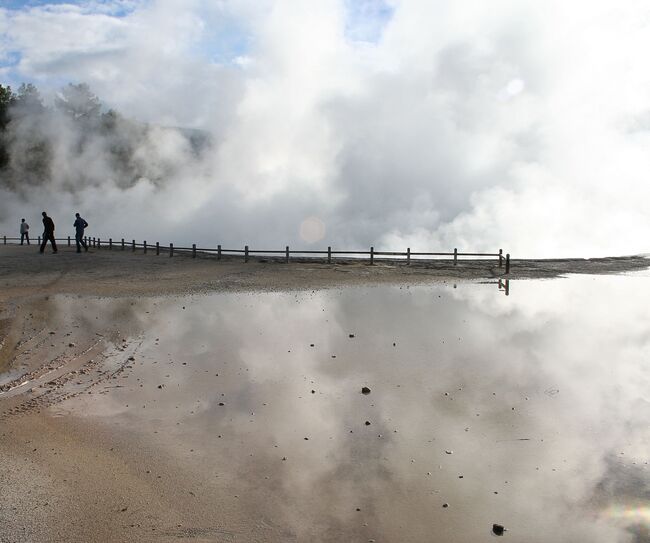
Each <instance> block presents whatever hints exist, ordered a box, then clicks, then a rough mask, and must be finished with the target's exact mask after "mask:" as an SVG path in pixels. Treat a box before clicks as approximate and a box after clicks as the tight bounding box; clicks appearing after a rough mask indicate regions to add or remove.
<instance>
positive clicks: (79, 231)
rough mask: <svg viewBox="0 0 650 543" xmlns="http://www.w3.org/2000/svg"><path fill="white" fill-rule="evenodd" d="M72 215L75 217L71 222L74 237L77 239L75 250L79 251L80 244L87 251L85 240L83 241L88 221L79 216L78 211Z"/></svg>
mask: <svg viewBox="0 0 650 543" xmlns="http://www.w3.org/2000/svg"><path fill="white" fill-rule="evenodd" d="M74 216H75V217H76V218H77V219H76V220H75V221H74V224H73V226H74V227H75V229H76V233H75V239H76V240H77V252H78V253H80V252H81V246H82V245H83V248H84V250H85V251H86V252H88V245H86V242H85V241H84V230H85V229H86V228H88V223H87V222H86V220H85V219H82V218H81V216H80V215H79V213H75V214H74Z"/></svg>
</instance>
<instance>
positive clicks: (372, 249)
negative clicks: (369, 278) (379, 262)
mask: <svg viewBox="0 0 650 543" xmlns="http://www.w3.org/2000/svg"><path fill="white" fill-rule="evenodd" d="M374 263H375V248H374V247H370V265H371V266H372V265H373V264H374Z"/></svg>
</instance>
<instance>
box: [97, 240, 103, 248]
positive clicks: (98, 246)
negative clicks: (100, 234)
mask: <svg viewBox="0 0 650 543" xmlns="http://www.w3.org/2000/svg"><path fill="white" fill-rule="evenodd" d="M97 248H98V249H101V248H102V240H101V239H99V238H97Z"/></svg>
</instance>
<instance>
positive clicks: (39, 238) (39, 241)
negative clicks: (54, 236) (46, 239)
mask: <svg viewBox="0 0 650 543" xmlns="http://www.w3.org/2000/svg"><path fill="white" fill-rule="evenodd" d="M38 244H39V245H40V244H41V236H38Z"/></svg>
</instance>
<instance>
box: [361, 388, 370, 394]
mask: <svg viewBox="0 0 650 543" xmlns="http://www.w3.org/2000/svg"><path fill="white" fill-rule="evenodd" d="M361 394H370V389H369V388H368V387H361Z"/></svg>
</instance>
